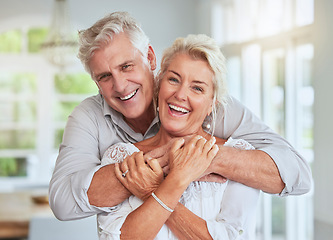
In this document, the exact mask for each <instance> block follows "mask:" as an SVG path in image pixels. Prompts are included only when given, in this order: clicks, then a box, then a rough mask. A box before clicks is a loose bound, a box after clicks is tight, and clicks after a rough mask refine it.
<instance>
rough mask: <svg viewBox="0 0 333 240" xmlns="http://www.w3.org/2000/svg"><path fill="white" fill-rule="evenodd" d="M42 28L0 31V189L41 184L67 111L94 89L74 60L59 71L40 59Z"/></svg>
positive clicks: (44, 182) (52, 160) (49, 168)
mask: <svg viewBox="0 0 333 240" xmlns="http://www.w3.org/2000/svg"><path fill="white" fill-rule="evenodd" d="M47 32H48V29H46V28H43V27H35V26H33V27H31V28H29V29H21V28H20V27H16V26H12V29H8V30H7V31H5V32H0V112H1V114H0V186H1V187H0V191H1V190H6V189H13V188H16V187H29V186H34V185H38V186H39V185H44V186H47V184H48V182H49V179H50V177H51V174H52V171H53V166H54V163H55V159H56V156H57V153H58V148H59V144H60V143H61V140H62V134H63V129H64V127H65V123H66V121H67V117H68V115H69V114H70V113H71V111H72V110H73V108H74V107H75V106H76V105H77V104H78V103H79V102H81V101H82V100H83V99H84V98H86V97H88V96H91V95H93V94H97V93H98V89H97V87H96V86H95V83H94V82H93V81H92V80H91V78H90V76H89V75H88V74H87V73H85V71H84V70H83V67H82V66H81V64H80V63H79V62H77V65H76V66H71V67H69V68H68V69H66V71H62V70H61V69H56V68H55V67H54V66H52V65H50V64H49V63H48V62H47V61H46V60H45V59H44V57H43V56H42V54H41V51H40V45H41V43H42V42H43V41H44V39H45V37H46V35H47Z"/></svg>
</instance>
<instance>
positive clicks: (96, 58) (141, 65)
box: [89, 33, 156, 120]
mask: <svg viewBox="0 0 333 240" xmlns="http://www.w3.org/2000/svg"><path fill="white" fill-rule="evenodd" d="M147 58H148V59H144V58H143V56H142V54H141V52H140V51H139V50H138V49H136V48H135V47H134V46H133V45H132V43H131V42H130V40H129V39H128V38H127V36H126V35H125V34H124V33H120V34H117V35H114V37H113V39H112V41H111V42H110V43H108V44H107V45H105V46H104V47H102V48H100V49H98V50H96V51H95V52H94V55H93V56H92V58H91V60H90V62H89V66H90V69H91V72H92V75H93V78H94V80H95V81H96V83H97V85H98V87H99V89H100V92H101V94H102V95H103V97H104V99H105V101H106V102H107V103H108V104H109V106H110V107H112V108H113V109H114V110H116V111H118V112H120V113H122V114H123V115H124V117H125V119H127V120H129V119H131V120H136V119H140V118H141V117H142V116H144V115H145V114H147V111H150V110H151V109H149V106H151V103H152V99H153V84H154V74H153V70H154V69H155V68H156V57H155V54H154V52H153V50H152V48H151V47H150V48H149V51H148V57H147Z"/></svg>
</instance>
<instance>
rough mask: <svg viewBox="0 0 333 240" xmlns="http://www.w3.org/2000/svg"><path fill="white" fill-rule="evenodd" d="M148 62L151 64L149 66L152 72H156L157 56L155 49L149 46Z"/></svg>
mask: <svg viewBox="0 0 333 240" xmlns="http://www.w3.org/2000/svg"><path fill="white" fill-rule="evenodd" d="M147 58H148V62H149V65H150V69H151V70H152V71H154V70H155V69H156V55H155V52H154V49H153V47H152V46H151V45H150V44H149V46H148V56H147Z"/></svg>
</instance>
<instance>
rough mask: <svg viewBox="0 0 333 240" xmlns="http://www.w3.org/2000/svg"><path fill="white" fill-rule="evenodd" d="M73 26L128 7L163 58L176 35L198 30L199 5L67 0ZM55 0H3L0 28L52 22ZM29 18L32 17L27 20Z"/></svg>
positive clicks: (187, 0)
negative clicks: (197, 9) (164, 51)
mask: <svg viewBox="0 0 333 240" xmlns="http://www.w3.org/2000/svg"><path fill="white" fill-rule="evenodd" d="M67 1H68V5H69V11H70V17H71V23H72V27H73V29H74V30H81V29H85V28H88V27H90V26H91V25H92V24H93V23H95V22H96V21H97V20H98V19H100V18H101V17H103V16H105V15H106V14H108V13H110V12H114V11H127V12H129V13H131V15H132V16H134V17H135V18H136V19H137V20H138V22H140V23H141V26H142V28H143V30H144V31H145V32H146V34H147V35H148V37H149V38H150V41H151V44H152V45H153V47H154V49H155V53H156V55H157V57H158V61H160V56H161V55H162V52H163V49H165V48H166V47H168V46H169V45H171V44H172V42H173V41H174V39H176V38H177V37H180V36H186V35H188V34H190V33H197V27H196V26H197V24H196V23H197V17H196V5H197V3H198V1H199V0H182V1H178V0H168V1H163V0H140V1H137V0H126V1H119V0H96V1H91V0H67ZM53 4H54V0H24V1H22V0H1V2H0V6H1V7H0V32H1V31H3V30H5V29H6V27H7V26H9V25H18V26H22V25H23V26H24V24H26V22H29V23H30V22H31V21H32V22H35V23H36V25H37V24H38V26H49V25H50V23H51V13H52V8H53ZM27 18H29V19H30V21H26V20H27Z"/></svg>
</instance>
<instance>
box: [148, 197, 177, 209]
mask: <svg viewBox="0 0 333 240" xmlns="http://www.w3.org/2000/svg"><path fill="white" fill-rule="evenodd" d="M151 195H152V196H153V198H154V199H155V200H156V201H157V202H158V203H159V204H160V205H161V206H162V207H163V208H164V209H166V210H168V211H169V212H173V209H171V208H169V207H168V206H167V205H165V203H164V202H162V200H161V199H159V198H158V197H157V196H156V195H155V193H152V194H151Z"/></svg>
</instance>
